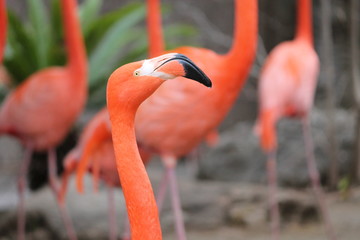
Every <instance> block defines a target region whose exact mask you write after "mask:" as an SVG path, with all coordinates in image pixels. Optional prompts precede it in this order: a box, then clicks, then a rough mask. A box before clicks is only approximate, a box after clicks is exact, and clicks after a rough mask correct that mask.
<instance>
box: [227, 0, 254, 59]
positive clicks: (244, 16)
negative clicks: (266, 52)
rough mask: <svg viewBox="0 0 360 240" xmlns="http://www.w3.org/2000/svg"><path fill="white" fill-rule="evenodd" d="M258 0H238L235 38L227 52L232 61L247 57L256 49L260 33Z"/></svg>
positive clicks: (236, 4)
mask: <svg viewBox="0 0 360 240" xmlns="http://www.w3.org/2000/svg"><path fill="white" fill-rule="evenodd" d="M257 10H258V4H257V0H236V1H235V14H234V16H235V20H234V40H233V44H232V47H231V49H230V51H229V52H228V54H227V57H228V59H230V60H231V61H235V60H236V62H239V61H241V59H247V58H248V57H249V55H253V53H254V52H255V51H256V45H257V33H258V27H257V26H258V14H257Z"/></svg>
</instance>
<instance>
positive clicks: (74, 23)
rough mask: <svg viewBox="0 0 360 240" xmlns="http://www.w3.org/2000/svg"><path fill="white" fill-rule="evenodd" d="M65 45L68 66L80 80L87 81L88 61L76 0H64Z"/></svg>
mask: <svg viewBox="0 0 360 240" xmlns="http://www.w3.org/2000/svg"><path fill="white" fill-rule="evenodd" d="M61 3H62V13H63V24H64V32H65V43H66V47H67V53H68V66H69V67H70V69H71V70H72V71H74V72H76V74H77V76H78V79H82V80H83V81H86V73H87V60H86V51H85V47H84V42H83V38H82V33H81V28H80V23H79V21H78V17H77V5H76V1H75V0H62V1H61Z"/></svg>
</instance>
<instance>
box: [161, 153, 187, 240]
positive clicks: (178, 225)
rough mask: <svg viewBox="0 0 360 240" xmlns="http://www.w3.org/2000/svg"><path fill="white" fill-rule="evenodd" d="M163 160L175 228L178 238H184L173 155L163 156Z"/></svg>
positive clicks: (180, 239) (183, 239)
mask: <svg viewBox="0 0 360 240" xmlns="http://www.w3.org/2000/svg"><path fill="white" fill-rule="evenodd" d="M163 162H164V163H165V167H166V171H167V175H168V178H169V182H170V191H171V192H170V193H171V202H172V207H173V212H174V217H175V229H176V235H177V239H178V240H185V239H186V233H185V226H184V219H183V215H182V209H181V204H180V197H179V190H178V188H177V187H178V185H177V181H176V175H175V167H176V158H174V157H163Z"/></svg>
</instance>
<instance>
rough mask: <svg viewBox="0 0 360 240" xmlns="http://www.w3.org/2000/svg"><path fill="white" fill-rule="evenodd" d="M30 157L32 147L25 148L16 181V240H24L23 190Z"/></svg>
mask: <svg viewBox="0 0 360 240" xmlns="http://www.w3.org/2000/svg"><path fill="white" fill-rule="evenodd" d="M31 155H32V147H30V146H27V147H26V149H25V153H24V160H23V162H22V164H21V166H20V174H19V179H18V194H19V203H18V219H17V221H18V222H17V239H18V240H24V239H25V222H26V221H25V220H26V217H25V196H24V192H25V188H26V185H27V181H26V175H27V172H28V170H29V166H30V162H31Z"/></svg>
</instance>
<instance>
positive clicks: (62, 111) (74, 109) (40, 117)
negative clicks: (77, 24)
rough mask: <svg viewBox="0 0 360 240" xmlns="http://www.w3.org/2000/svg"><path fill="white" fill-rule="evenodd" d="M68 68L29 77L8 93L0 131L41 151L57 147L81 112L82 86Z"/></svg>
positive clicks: (49, 70) (84, 98) (83, 86)
mask: <svg viewBox="0 0 360 240" xmlns="http://www.w3.org/2000/svg"><path fill="white" fill-rule="evenodd" d="M74 75H75V74H74V73H73V72H71V70H70V69H68V68H62V67H52V68H47V69H45V70H42V71H39V72H37V73H35V74H33V75H31V76H30V77H29V78H28V79H27V80H26V81H25V82H24V83H23V84H21V85H20V86H19V87H18V88H16V89H15V90H14V91H13V92H11V93H10V94H9V95H8V97H7V98H6V100H5V101H4V104H3V107H2V108H1V111H0V131H1V132H2V133H9V134H13V135H15V136H17V137H19V138H20V139H21V140H22V141H23V143H24V144H25V145H28V144H31V145H32V146H33V147H34V149H35V150H38V151H43V150H46V149H48V148H50V147H53V146H56V145H58V144H59V143H60V142H61V140H62V139H64V137H65V136H66V134H67V132H68V131H69V129H70V127H71V126H72V124H73V123H74V121H75V120H76V118H77V116H78V114H79V113H80V112H81V110H82V108H83V106H84V104H85V100H86V82H85V81H84V80H83V81H82V82H79V81H78V79H77V78H78V77H76V76H74Z"/></svg>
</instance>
